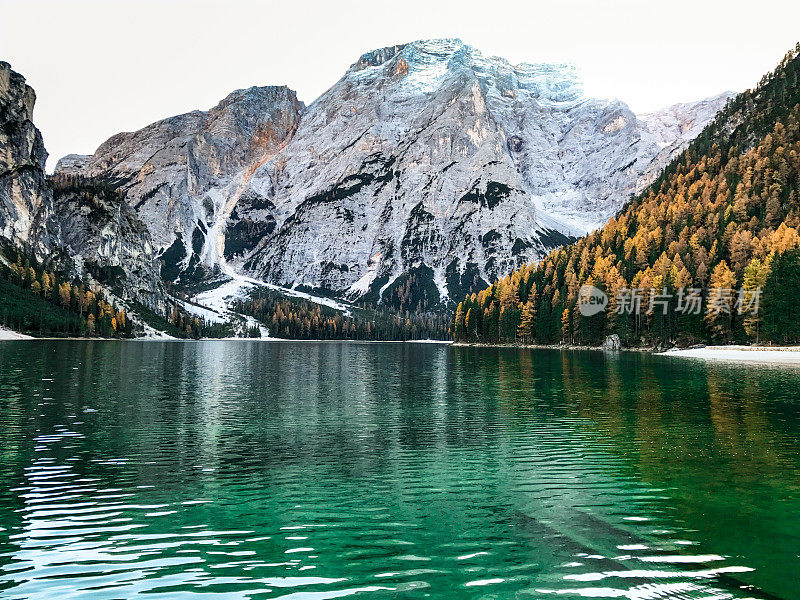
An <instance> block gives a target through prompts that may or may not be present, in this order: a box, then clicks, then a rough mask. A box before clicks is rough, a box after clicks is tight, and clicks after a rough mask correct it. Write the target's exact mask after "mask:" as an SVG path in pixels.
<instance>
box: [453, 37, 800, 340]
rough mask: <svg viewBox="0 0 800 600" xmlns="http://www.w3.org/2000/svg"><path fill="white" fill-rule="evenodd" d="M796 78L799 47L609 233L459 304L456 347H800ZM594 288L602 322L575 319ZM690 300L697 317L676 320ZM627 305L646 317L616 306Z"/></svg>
mask: <svg viewBox="0 0 800 600" xmlns="http://www.w3.org/2000/svg"><path fill="white" fill-rule="evenodd" d="M798 78H800V44H798V46H797V47H796V48H795V49H793V50H792V51H791V52H789V53H788V54H787V55H786V57H785V58H784V59H783V61H781V63H780V64H779V65H778V67H777V68H776V69H775V70H774V71H773V72H772V73H770V74H768V75H766V76H765V77H764V78H763V79H762V80H761V82H760V83H759V85H758V87H757V88H755V89H754V90H750V91H747V92H744V93H742V94H740V95H738V96H737V97H736V98H733V99H732V100H731V101H729V102H728V104H727V106H726V107H725V109H723V110H722V111H721V112H720V113H719V114H718V115H717V117H716V118H715V120H714V121H713V122H712V123H710V124H709V125H708V126H707V127H706V129H705V130H704V131H703V132H702V133H701V134H700V136H699V137H698V138H697V139H696V140H695V141H694V142H692V143H691V144H690V146H689V147H688V148H687V150H686V151H684V152H683V153H682V154H681V155H680V156H679V157H678V158H677V159H676V160H675V161H673V163H672V164H670V165H669V166H668V167H667V168H666V169H665V170H664V171H663V173H662V174H661V175H660V176H659V177H658V178H657V179H656V181H655V182H654V183H653V184H652V185H651V186H650V187H649V189H647V190H646V191H645V192H644V193H642V194H641V195H639V196H638V197H636V198H634V199H632V200H631V201H630V202H629V203H628V204H627V205H626V206H625V207H624V208H623V209H622V210H621V211H620V213H619V214H618V215H617V216H616V217H615V218H613V219H611V221H610V222H609V223H607V224H606V225H605V226H604V227H603V228H601V229H600V230H598V231H595V232H592V233H590V234H588V235H586V236H585V237H583V238H581V239H580V240H578V241H577V242H575V243H574V244H572V245H570V246H566V247H563V248H560V249H557V250H555V251H553V252H552V253H551V254H550V255H548V256H547V257H546V258H545V259H543V260H542V261H541V262H539V263H538V264H529V265H526V266H524V267H522V268H520V269H518V270H517V271H515V272H513V273H512V274H510V275H509V276H507V277H505V278H503V279H501V280H499V281H497V282H495V283H494V284H492V285H491V286H489V287H488V288H486V289H484V290H482V291H480V292H479V293H474V294H471V295H469V296H468V297H466V298H464V299H463V301H462V302H460V303H459V305H458V308H457V310H456V314H455V319H454V326H453V333H454V338H455V340H456V341H464V342H486V343H539V344H554V343H567V344H579V345H597V344H600V343H601V342H602V341H603V339H604V338H605V336H607V335H610V334H617V335H619V336H620V338H621V340H622V341H623V343H625V344H626V345H632V346H633V345H658V344H665V343H666V344H671V343H675V344H678V345H689V344H694V343H701V342H702V343H708V342H712V343H726V342H759V343H776V344H784V343H797V342H800V319H799V318H797V301H798V292H799V291H800V234H799V233H798V230H799V229H800V81H798ZM586 284H589V285H592V286H594V287H596V288H598V289H599V290H601V291H602V292H604V293H605V294H606V295H607V298H608V300H609V304H608V306H607V309H606V310H605V311H602V312H600V313H598V314H594V315H591V316H584V315H583V314H582V312H581V311H580V310H579V305H578V302H579V300H580V297H579V291H580V289H581V287H582V286H584V285H586ZM685 290H696V293H697V295H699V297H700V300H701V302H702V306H701V310H700V311H696V312H694V311H690V312H687V311H682V310H681V302H682V301H683V300H685V297H684V291H685ZM722 292H724V293H725V295H726V297H725V299H724V300H725V301H724V303H722V304H724V305H721V297H722ZM633 295H635V296H636V297H637V302H638V304H639V306H641V310H638V311H634V310H630V306H627V305H626V306H623V305H622V303H629V300H630V297H631V296H633ZM743 298H746V299H747V301H748V302H747V306H746V308H747V310H744V309H745V302H742V299H743ZM754 299H755V300H756V306H754V305H753V304H752V303H751V301H752V300H754ZM755 308H757V310H753V309H755Z"/></svg>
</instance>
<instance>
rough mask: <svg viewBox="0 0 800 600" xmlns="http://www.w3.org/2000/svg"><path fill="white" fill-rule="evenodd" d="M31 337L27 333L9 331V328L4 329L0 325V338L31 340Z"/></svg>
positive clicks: (5, 339)
mask: <svg viewBox="0 0 800 600" xmlns="http://www.w3.org/2000/svg"><path fill="white" fill-rule="evenodd" d="M32 339H33V338H32V337H31V336H29V335H25V334H24V333H17V332H16V331H11V330H10V329H4V328H3V327H0V340H2V341H7V340H32Z"/></svg>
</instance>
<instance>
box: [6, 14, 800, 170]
mask: <svg viewBox="0 0 800 600" xmlns="http://www.w3.org/2000/svg"><path fill="white" fill-rule="evenodd" d="M798 23H800V2H798V1H797V0H759V1H757V2H752V1H750V2H741V1H739V0H727V1H725V0H669V1H656V0H649V1H648V0H637V1H633V0H608V1H599V0H594V1H591V0H551V1H547V2H542V1H540V0H527V1H519V2H510V1H504V0H491V1H490V2H486V1H478V2H474V1H466V0H462V1H461V2H435V1H433V0H404V1H403V2H395V3H386V2H380V1H377V0H370V1H368V2H362V1H355V0H352V1H351V0H329V1H324V2H321V1H317V0H307V1H305V2H296V1H294V2H290V1H263V0H262V1H256V0H226V1H223V0H217V1H212V0H193V1H188V0H135V1H133V0H130V1H129V0H0V60H5V61H7V62H10V63H11V66H12V68H13V69H14V70H16V71H19V72H20V73H22V74H23V75H25V77H26V78H27V80H28V82H29V83H30V85H32V86H33V87H34V88H35V90H36V92H37V96H38V100H37V104H36V112H35V116H34V119H35V122H36V124H37V125H38V127H39V128H40V129H41V130H42V133H43V135H44V141H45V145H46V146H47V149H48V151H49V152H50V155H51V157H50V160H49V161H48V168H49V169H52V168H53V167H54V166H55V163H56V161H57V159H58V158H60V157H61V156H63V155H64V154H68V153H71V152H76V153H82V154H90V153H92V152H94V150H95V148H96V147H97V146H98V145H99V144H100V143H101V142H102V141H104V140H105V139H106V138H108V137H109V136H111V135H113V134H114V133H117V132H119V131H131V130H135V129H138V128H140V127H143V126H144V125H147V124H148V123H151V122H153V121H155V120H158V119H160V118H163V117H167V116H170V115H174V114H178V113H181V112H186V111H189V110H192V109H195V108H201V109H208V108H210V107H211V106H213V105H215V104H216V103H217V102H218V101H219V100H220V99H222V98H223V97H224V96H226V95H227V94H228V93H229V92H231V91H232V90H234V89H237V88H242V87H249V86H251V85H271V84H275V85H288V86H289V87H291V88H292V89H294V90H296V91H297V92H298V95H299V97H300V99H301V100H303V101H304V102H306V103H310V102H311V101H312V100H314V99H315V98H316V97H317V96H319V94H321V93H322V92H323V91H325V90H326V89H327V88H328V87H330V86H331V85H333V83H334V82H335V81H336V80H337V79H339V77H341V75H342V74H343V73H344V71H345V69H346V68H347V67H348V66H349V65H350V64H351V63H353V62H355V60H356V59H357V58H358V57H359V56H360V55H361V54H362V53H363V52H366V51H368V50H372V49H374V48H379V47H382V46H388V45H392V44H395V43H402V42H407V41H412V40H416V39H424V38H434V37H460V38H461V39H463V40H464V41H465V42H466V43H468V44H471V45H473V46H475V47H477V48H478V49H479V50H481V51H482V52H483V53H484V54H486V55H497V56H503V57H505V58H507V59H509V60H510V61H511V62H513V63H518V62H546V61H570V62H573V63H575V64H576V65H577V66H578V67H579V68H580V69H581V71H582V73H583V77H584V81H585V89H586V92H587V93H588V94H590V95H594V96H599V97H617V98H620V99H621V100H623V101H625V102H627V103H628V104H629V105H630V106H631V107H632V108H633V109H634V111H636V112H642V111H647V110H652V109H655V108H659V107H662V106H666V105H669V104H673V103H675V102H682V101H688V100H695V99H699V98H703V97H707V96H711V95H714V94H717V93H719V92H722V91H725V90H734V91H741V90H743V89H746V88H749V87H752V86H753V85H755V84H756V83H757V82H758V80H759V79H760V77H761V75H763V74H764V73H766V72H767V71H768V70H770V69H772V68H773V67H774V66H775V65H776V64H777V63H778V62H779V60H780V59H781V58H782V57H783V55H784V53H785V52H786V51H787V50H788V49H789V48H790V47H792V46H794V44H795V43H796V42H797V41H798V40H799V39H800V27H798Z"/></svg>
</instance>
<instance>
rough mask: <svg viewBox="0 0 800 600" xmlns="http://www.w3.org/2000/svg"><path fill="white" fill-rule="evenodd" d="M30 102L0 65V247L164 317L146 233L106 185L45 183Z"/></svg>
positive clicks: (31, 96)
mask: <svg viewBox="0 0 800 600" xmlns="http://www.w3.org/2000/svg"><path fill="white" fill-rule="evenodd" d="M35 100H36V95H35V93H34V91H33V89H31V87H30V86H28V85H27V84H26V83H25V79H24V78H23V77H22V75H20V74H18V73H16V72H14V71H12V70H11V67H10V66H9V65H8V64H7V63H4V62H0V242H2V243H5V244H8V245H12V246H15V247H17V248H21V249H22V250H23V251H25V252H26V253H30V254H32V255H33V256H34V257H35V258H36V260H37V261H39V262H41V263H46V264H48V266H49V267H50V268H54V269H57V270H60V271H63V272H67V273H69V274H70V275H72V276H77V277H81V278H86V279H88V280H90V281H94V282H97V283H99V284H101V285H104V286H105V287H107V288H108V289H110V290H112V291H113V292H114V293H116V294H117V295H118V296H120V297H122V298H123V299H128V300H134V301H136V302H140V303H142V304H144V305H146V306H148V307H149V308H152V309H156V310H163V309H164V308H165V298H166V296H165V292H164V287H163V284H162V281H161V277H160V268H159V263H158V261H157V260H156V257H155V256H154V253H153V248H152V243H151V236H150V232H149V231H148V228H147V227H146V226H145V225H144V224H143V223H142V222H141V221H140V220H139V219H138V217H137V215H136V213H135V212H134V211H133V209H131V207H130V206H129V205H128V204H127V201H126V200H125V199H124V197H123V196H122V195H120V194H118V193H116V192H115V191H114V189H113V185H110V184H108V183H106V182H105V180H104V179H101V180H97V181H90V180H86V179H84V178H82V177H74V176H73V177H67V176H60V177H58V178H56V180H55V181H54V182H51V181H49V180H48V178H47V176H46V174H45V160H46V159H47V152H46V150H45V148H44V144H43V142H42V136H41V134H40V133H39V130H38V129H37V128H36V126H35V125H34V124H33V106H34V102H35ZM65 164H70V163H69V161H66V163H65ZM71 164H72V168H73V169H74V170H75V171H78V170H80V166H83V164H82V162H81V160H80V159H76V160H75V161H74V162H73V163H71ZM79 165H80V166H79ZM54 186H55V191H54Z"/></svg>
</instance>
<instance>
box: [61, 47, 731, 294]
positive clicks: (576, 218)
mask: <svg viewBox="0 0 800 600" xmlns="http://www.w3.org/2000/svg"><path fill="white" fill-rule="evenodd" d="M726 98H727V95H724V94H723V95H721V96H719V97H716V98H712V99H709V100H706V101H702V102H699V103H694V104H686V105H677V106H675V107H671V108H669V109H666V110H664V111H660V112H658V113H653V114H648V115H642V116H641V117H637V116H636V115H635V114H634V113H633V112H632V111H631V110H630V109H629V108H628V107H627V105H625V104H624V103H622V102H620V101H617V100H610V101H609V100H599V99H594V98H588V97H586V96H585V95H584V93H583V91H582V88H581V84H580V81H579V78H578V76H577V74H576V71H575V69H574V68H573V67H571V66H569V65H558V64H555V65H554V64H538V65H529V64H523V65H517V66H514V65H511V64H510V63H508V61H506V60H504V59H501V58H494V57H484V56H483V55H481V53H480V52H478V51H477V50H475V49H473V48H471V47H470V46H468V45H466V44H464V43H462V42H461V41H460V40H431V41H420V42H414V43H411V44H406V45H399V46H392V47H388V48H383V49H380V50H376V51H373V52H370V53H367V54H364V55H363V56H362V57H360V58H359V59H358V60H357V61H356V62H355V63H354V64H353V65H352V66H351V67H350V68H349V69H348V70H347V72H346V73H345V74H344V76H343V77H342V78H341V79H340V80H339V81H338V82H337V83H336V84H335V85H334V86H333V87H332V88H330V89H329V90H328V91H327V92H325V93H324V94H323V95H322V96H321V97H320V98H318V99H317V100H316V101H315V102H313V103H312V104H311V105H310V106H308V107H305V106H304V105H303V104H302V103H301V102H300V101H299V100H298V99H297V97H296V96H295V94H294V92H292V91H291V90H289V89H287V88H285V87H253V88H249V89H247V90H240V91H237V92H234V93H233V94H231V95H230V96H228V97H227V98H226V99H225V100H223V101H222V102H221V103H220V104H219V105H218V106H216V107H215V108H213V109H211V110H210V111H208V112H200V111H195V112H192V113H188V114H185V115H180V116H177V117H172V118H170V119H166V120H163V121H159V122H157V123H154V124H152V125H150V126H148V127H146V128H144V129H142V130H140V131H137V132H135V133H123V134H118V135H116V136H114V137H112V138H110V139H109V140H108V141H107V142H105V143H104V144H102V145H101V146H100V148H98V150H97V152H96V153H95V154H94V155H93V156H74V155H71V156H69V157H65V158H64V159H62V160H61V161H60V162H59V165H58V167H57V175H60V176H68V175H69V176H79V177H82V178H93V179H97V178H101V179H103V180H105V181H108V182H110V183H112V184H113V185H114V186H117V189H118V190H119V192H120V193H121V194H122V195H123V197H124V201H125V202H126V203H127V205H128V206H129V207H130V208H131V210H132V211H134V213H135V216H136V218H138V219H139V220H140V221H141V222H142V223H143V224H144V226H145V227H146V228H147V231H148V233H149V235H150V236H151V239H152V245H153V248H154V251H155V252H156V253H157V254H158V256H159V258H160V259H161V261H162V262H163V264H164V266H163V268H162V275H163V276H164V277H165V278H166V279H167V280H170V281H177V282H184V283H185V282H191V281H196V280H197V279H201V278H204V277H207V276H208V275H210V274H214V273H215V272H219V271H222V272H223V273H224V272H228V273H231V272H238V273H242V274H246V275H249V276H252V277H256V278H259V279H263V280H266V281H268V282H270V283H275V284H278V285H282V286H287V287H298V286H302V287H306V288H312V289H322V290H326V291H327V292H329V293H332V294H334V295H337V296H340V297H348V298H351V299H355V298H371V299H374V300H379V299H380V298H382V297H385V296H386V294H387V293H389V292H391V291H392V290H393V289H396V288H397V287H398V286H399V285H400V284H401V283H402V282H404V281H406V280H407V279H408V277H409V276H410V275H413V276H414V277H415V281H416V282H417V283H418V285H419V286H420V287H421V288H423V289H426V290H427V291H428V292H429V295H428V300H429V302H433V303H435V302H437V301H442V300H445V299H446V298H455V297H460V296H461V295H462V294H463V293H464V292H465V291H466V290H468V289H469V288H478V287H481V286H483V285H484V284H485V283H486V282H488V281H491V280H493V279H494V278H496V277H498V276H502V275H504V274H506V273H508V272H509V271H511V270H512V269H514V268H515V267H518V266H519V265H520V264H522V263H524V262H530V261H533V260H537V259H539V258H540V257H542V256H543V255H544V254H545V253H546V252H548V251H549V250H550V249H552V248H554V247H556V246H558V245H561V244H563V243H565V242H567V241H569V240H570V239H571V237H572V236H575V235H579V234H582V233H584V232H586V231H588V230H591V229H593V228H596V227H598V226H600V225H601V224H602V223H604V222H605V221H606V220H607V219H608V218H609V217H610V216H612V215H613V214H614V213H615V212H616V211H617V210H618V209H619V208H620V207H621V206H622V205H623V203H624V202H625V201H626V200H627V199H628V198H629V197H630V196H631V195H632V194H634V193H636V192H637V191H640V190H641V189H643V188H644V187H645V186H646V185H647V184H648V183H650V182H651V181H652V180H653V179H654V178H655V176H656V174H657V173H658V171H659V170H660V169H661V168H662V167H663V166H664V165H665V164H666V163H667V162H668V161H669V160H671V159H672V158H673V157H674V156H675V155H676V153H677V152H679V151H680V150H682V149H683V148H684V147H685V146H686V144H688V142H689V141H690V140H691V139H692V138H693V137H694V136H695V135H697V133H698V132H699V131H700V130H701V129H702V127H703V126H704V125H705V124H706V123H707V122H708V121H709V120H710V119H711V118H712V117H713V116H714V114H715V113H716V112H717V110H718V109H719V108H720V107H721V106H722V105H723V104H724V102H725V100H726Z"/></svg>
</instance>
